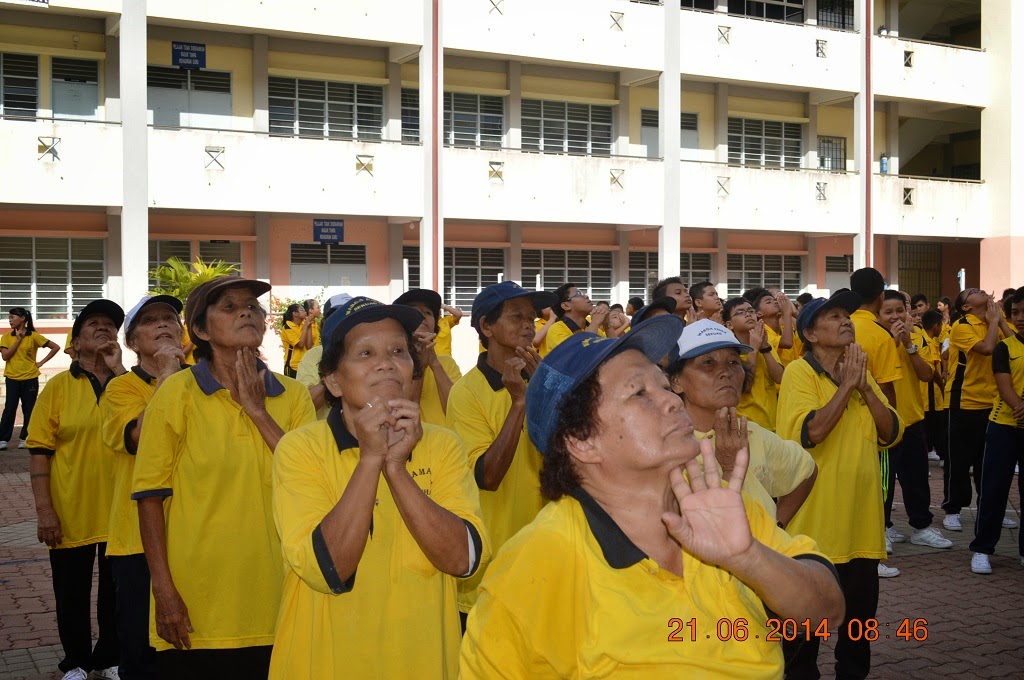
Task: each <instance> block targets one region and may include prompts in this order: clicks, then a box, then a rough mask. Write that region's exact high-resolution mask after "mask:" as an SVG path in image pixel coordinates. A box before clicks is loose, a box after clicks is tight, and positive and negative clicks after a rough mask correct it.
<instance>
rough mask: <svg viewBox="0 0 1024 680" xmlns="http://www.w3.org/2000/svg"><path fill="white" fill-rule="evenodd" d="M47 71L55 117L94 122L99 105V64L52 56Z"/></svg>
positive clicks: (90, 60) (91, 61) (86, 60)
mask: <svg viewBox="0 0 1024 680" xmlns="http://www.w3.org/2000/svg"><path fill="white" fill-rule="evenodd" d="M50 70H51V74H52V81H53V82H52V88H53V115H54V117H56V118H78V119H83V120H92V119H95V118H96V117H97V115H98V114H99V106H100V63H99V62H98V61H95V60H93V59H66V58H63V57H54V58H53V59H52V60H51V67H50Z"/></svg>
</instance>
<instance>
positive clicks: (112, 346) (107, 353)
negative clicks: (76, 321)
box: [98, 340, 123, 373]
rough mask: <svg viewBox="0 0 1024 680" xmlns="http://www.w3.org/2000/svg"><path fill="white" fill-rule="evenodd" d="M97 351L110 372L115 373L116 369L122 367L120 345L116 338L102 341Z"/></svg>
mask: <svg viewBox="0 0 1024 680" xmlns="http://www.w3.org/2000/svg"><path fill="white" fill-rule="evenodd" d="M98 352H99V355H100V356H101V357H103V363H104V364H106V366H107V368H109V369H110V370H111V372H115V373H116V372H117V369H119V368H122V366H123V364H122V361H121V345H120V343H118V341H117V340H108V341H107V342H105V343H103V344H102V345H100V348H99V350H98Z"/></svg>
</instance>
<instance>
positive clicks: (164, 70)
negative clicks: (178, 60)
mask: <svg viewBox="0 0 1024 680" xmlns="http://www.w3.org/2000/svg"><path fill="white" fill-rule="evenodd" d="M146 74H147V88H146V94H147V99H148V102H147V106H148V107H149V122H150V123H151V124H152V125H155V126H157V127H194V128H212V129H218V130H220V129H231V127H232V115H231V74H230V73H229V72H227V71H207V70H205V69H180V68H173V67H169V66H149V67H147V70H146Z"/></svg>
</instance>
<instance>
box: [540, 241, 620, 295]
mask: <svg viewBox="0 0 1024 680" xmlns="http://www.w3.org/2000/svg"><path fill="white" fill-rule="evenodd" d="M612 271H613V270H612V254H611V253H610V252H609V251H602V250H523V285H524V286H526V287H527V288H536V289H538V290H541V289H542V290H554V289H556V288H558V287H559V286H561V285H562V284H564V283H569V282H570V281H571V282H572V283H575V284H576V286H577V287H578V288H579V289H580V290H583V291H585V292H586V293H587V294H588V295H589V296H590V299H592V300H593V301H594V302H599V301H601V300H604V301H606V302H608V301H611V296H612Z"/></svg>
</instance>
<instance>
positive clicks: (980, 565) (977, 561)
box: [971, 553, 992, 574]
mask: <svg viewBox="0 0 1024 680" xmlns="http://www.w3.org/2000/svg"><path fill="white" fill-rule="evenodd" d="M971 571H973V572H974V573H975V574H991V573H992V563H991V562H989V561H988V555H986V554H985V553H974V557H972V558H971Z"/></svg>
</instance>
